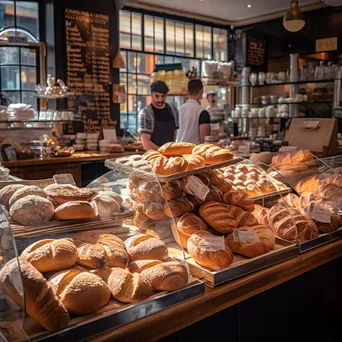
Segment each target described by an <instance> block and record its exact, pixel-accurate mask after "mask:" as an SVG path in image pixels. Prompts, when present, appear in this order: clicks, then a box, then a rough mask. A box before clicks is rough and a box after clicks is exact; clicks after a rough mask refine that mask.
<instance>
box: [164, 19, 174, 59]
mask: <svg viewBox="0 0 342 342" xmlns="http://www.w3.org/2000/svg"><path fill="white" fill-rule="evenodd" d="M175 52H176V51H175V22H174V21H173V20H166V53H175Z"/></svg>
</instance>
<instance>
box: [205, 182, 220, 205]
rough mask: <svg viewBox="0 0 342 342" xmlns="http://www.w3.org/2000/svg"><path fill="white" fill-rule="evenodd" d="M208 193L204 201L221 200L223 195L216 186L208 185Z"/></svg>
mask: <svg viewBox="0 0 342 342" xmlns="http://www.w3.org/2000/svg"><path fill="white" fill-rule="evenodd" d="M209 189H210V190H209V193H208V195H207V197H206V198H205V201H206V202H209V201H216V202H221V201H222V197H223V192H222V191H221V190H220V189H219V188H218V187H216V186H213V185H209Z"/></svg>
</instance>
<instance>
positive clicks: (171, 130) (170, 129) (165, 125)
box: [151, 105, 176, 146]
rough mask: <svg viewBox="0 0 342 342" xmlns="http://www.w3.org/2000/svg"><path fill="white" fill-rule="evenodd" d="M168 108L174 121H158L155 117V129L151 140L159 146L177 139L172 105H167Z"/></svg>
mask: <svg viewBox="0 0 342 342" xmlns="http://www.w3.org/2000/svg"><path fill="white" fill-rule="evenodd" d="M166 108H167V110H168V112H169V115H170V116H171V118H172V121H156V118H155V117H154V130H153V133H152V135H151V141H152V142H153V143H155V144H156V145H157V146H162V145H164V144H166V143H168V142H171V141H174V140H175V130H176V125H175V119H174V117H173V114H172V112H171V109H170V107H169V106H168V105H166ZM153 115H154V112H153Z"/></svg>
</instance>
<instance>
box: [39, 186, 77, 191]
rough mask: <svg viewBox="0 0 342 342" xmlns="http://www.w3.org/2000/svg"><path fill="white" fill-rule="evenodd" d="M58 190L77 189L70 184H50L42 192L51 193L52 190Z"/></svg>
mask: <svg viewBox="0 0 342 342" xmlns="http://www.w3.org/2000/svg"><path fill="white" fill-rule="evenodd" d="M60 189H71V190H73V189H78V187H77V186H76V185H72V184H50V185H48V186H46V187H45V188H44V191H45V192H46V191H53V190H60Z"/></svg>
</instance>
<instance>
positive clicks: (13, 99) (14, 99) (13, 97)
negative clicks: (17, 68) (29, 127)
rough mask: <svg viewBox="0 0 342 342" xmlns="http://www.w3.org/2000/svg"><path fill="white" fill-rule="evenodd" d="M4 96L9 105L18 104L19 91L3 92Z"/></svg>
mask: <svg viewBox="0 0 342 342" xmlns="http://www.w3.org/2000/svg"><path fill="white" fill-rule="evenodd" d="M2 94H3V95H4V96H6V98H7V99H8V100H9V102H10V103H20V102H21V101H20V92H19V91H4V92H2Z"/></svg>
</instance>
